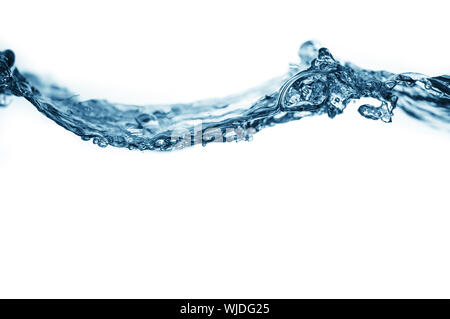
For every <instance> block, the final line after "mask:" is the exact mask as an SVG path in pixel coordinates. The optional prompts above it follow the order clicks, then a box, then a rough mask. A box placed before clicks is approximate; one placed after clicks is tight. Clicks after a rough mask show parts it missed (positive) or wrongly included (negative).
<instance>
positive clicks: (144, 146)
mask: <svg viewBox="0 0 450 319" xmlns="http://www.w3.org/2000/svg"><path fill="white" fill-rule="evenodd" d="M298 54H299V58H300V62H299V63H298V64H291V67H290V70H289V72H287V74H285V75H284V76H281V77H279V78H276V79H273V80H271V81H268V82H267V83H265V84H264V85H261V86H260V87H257V88H254V89H252V90H249V91H247V92H244V93H241V94H237V95H233V96H229V97H225V98H221V99H212V100H205V101H198V102H193V103H186V104H170V105H150V106H136V105H125V104H118V103H111V102H108V101H107V100H87V101H79V100H78V98H77V96H76V95H75V94H74V93H72V92H70V91H69V90H67V89H66V88H63V87H60V86H58V85H55V84H52V83H47V82H44V81H43V80H41V79H40V78H39V77H38V76H37V75H34V74H32V73H21V72H19V70H18V69H17V67H15V66H14V62H15V61H14V60H15V59H14V53H13V52H12V51H10V50H6V51H3V52H0V106H6V105H7V104H8V98H9V96H18V97H23V98H25V99H27V100H28V101H29V102H30V103H32V104H33V105H34V106H35V107H36V108H37V109H38V110H39V111H40V112H41V113H43V114H44V115H46V116H47V117H49V118H50V119H52V120H53V121H55V122H56V123H58V124H59V125H61V126H62V127H64V128H66V129H67V130H69V131H71V132H73V133H75V134H77V135H79V136H80V137H81V138H82V139H83V140H90V139H92V140H93V142H94V144H97V145H98V146H100V147H106V146H107V145H112V146H116V147H127V148H129V149H139V150H158V151H171V150H175V149H182V148H184V147H189V146H192V145H195V144H202V145H206V144H208V143H210V142H227V141H240V140H250V139H251V138H252V137H253V135H254V134H255V133H256V132H258V131H260V130H262V129H263V128H265V127H268V126H274V125H276V124H281V123H285V122H289V121H294V120H299V119H301V118H304V117H308V116H313V115H324V114H326V115H328V117H330V118H334V117H335V116H337V115H339V114H341V113H342V112H343V111H344V110H345V109H346V107H347V106H348V105H350V104H357V105H358V104H359V106H358V109H357V110H358V112H359V114H361V115H362V116H363V117H365V118H367V119H370V120H378V121H380V122H384V123H390V122H392V120H393V116H394V113H395V112H397V111H398V110H399V111H403V112H404V113H406V114H407V115H409V116H411V117H413V118H415V119H417V120H418V121H421V122H426V123H428V124H430V125H432V126H434V127H437V128H440V129H444V130H449V131H450V76H448V75H442V76H437V77H427V76H425V75H421V74H417V73H402V74H394V73H390V72H387V71H371V70H365V69H362V68H359V67H357V66H355V65H352V64H351V63H340V62H339V61H337V60H335V59H334V58H333V56H332V54H331V53H330V52H329V51H328V49H326V48H321V49H318V48H317V47H316V46H315V44H314V43H313V42H311V41H308V42H305V43H304V44H302V45H301V47H300V49H299V52H298Z"/></svg>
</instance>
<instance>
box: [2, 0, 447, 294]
mask: <svg viewBox="0 0 450 319" xmlns="http://www.w3.org/2000/svg"><path fill="white" fill-rule="evenodd" d="M1 7H2V8H1V10H2V14H1V18H0V30H1V37H0V47H1V48H11V49H13V50H14V51H15V52H16V54H17V61H16V64H17V65H18V67H19V68H20V69H21V70H32V71H36V72H37V73H39V74H42V75H47V76H50V77H52V78H53V79H55V80H57V81H58V82H60V83H63V84H64V85H66V86H68V87H70V89H71V90H72V91H73V92H76V93H79V94H81V96H83V97H86V98H93V97H99V98H108V99H109V100H112V101H117V102H125V103H150V102H187V101H190V100H197V99H201V98H208V97H215V96H223V95H227V94H231V93H236V92H238V91H240V90H242V89H246V88H249V87H252V86H254V85H257V84H259V83H261V82H263V81H265V80H267V79H270V78H272V77H274V76H277V75H280V74H282V73H284V72H285V71H286V70H287V67H288V63H289V62H296V51H297V48H298V46H299V45H300V44H301V43H302V42H303V41H306V40H309V39H317V40H319V41H320V42H321V43H322V44H323V45H325V46H327V47H328V48H329V49H330V50H331V52H332V53H333V54H334V55H335V56H336V57H338V58H341V59H344V60H348V61H352V62H354V63H356V64H358V65H360V66H362V67H366V68H373V69H388V70H390V71H393V72H406V71H415V72H421V73H425V74H429V75H440V74H443V73H447V74H449V72H450V64H449V60H448V56H449V53H450V48H449V42H448V34H449V31H450V30H449V27H448V13H449V9H450V8H449V4H448V1H430V0H429V1H407V2H406V1H405V2H400V1H376V2H364V1H270V2H269V1H242V0H241V1H220V2H219V1H167V0H165V1H158V2H156V1H155V2H151V3H150V2H148V1H130V0H128V1H118V2H113V1H29V2H28V1H8V3H4V4H2V5H1ZM449 141H450V136H449V134H448V133H445V132H440V131H436V130H433V129H430V128H428V127H426V126H424V125H422V124H420V123H417V122H415V121H414V120H411V119H408V118H406V117H405V116H404V115H403V114H401V112H397V114H396V115H395V118H394V122H393V123H392V124H383V123H381V122H376V121H369V120H366V119H364V118H362V117H361V116H359V114H357V112H356V110H355V109H347V110H346V112H345V113H344V114H343V115H341V116H339V117H337V118H335V119H334V120H330V119H328V118H326V117H318V118H309V119H304V120H301V121H297V122H291V123H288V124H285V125H279V126H277V127H274V128H268V129H265V130H263V131H262V132H260V133H258V134H257V135H256V136H255V139H254V141H252V142H241V143H228V144H215V145H209V146H207V147H205V148H203V147H201V146H199V147H195V148H192V149H188V150H183V151H179V152H174V153H154V152H137V151H128V150H124V149H115V148H110V147H109V148H107V149H100V148H98V147H97V146H95V145H92V144H91V143H88V142H83V141H81V139H80V138H78V137H76V136H75V135H73V134H72V133H70V132H68V131H66V130H64V129H63V128H61V127H59V126H58V125H56V124H55V123H53V122H52V121H51V120H49V119H47V118H46V117H44V116H43V115H41V114H40V113H39V112H37V111H36V110H35V109H34V107H33V106H32V105H30V104H29V103H27V102H25V101H23V100H20V99H16V100H14V102H13V103H12V104H11V105H10V106H9V107H8V108H6V109H1V110H0V297H8V298H9V297H43V298H47V297H58V298H66V297H75V298H78V297H85V298H91V297H103V298H108V297H118V298H120V297H123V298H128V297H138V298H140V297H147V298H175V297H179V298H195V297H209V298H215V297H225V298H226V297H235V298H237V297H255V298H257V297H265V298H279V297H285V298H301V297H306V298H314V297H325V298H328V297H339V298H341V297H342V298H347V297H359V298H366V297H375V298H379V297H385V298H390V297H405V298H408V297H425V298H427V297H447V298H448V297H450V272H449V269H450V255H449V254H450V253H449V252H450V249H449V244H450V231H449V229H450V207H449V178H450V170H449V161H450V149H449Z"/></svg>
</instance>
